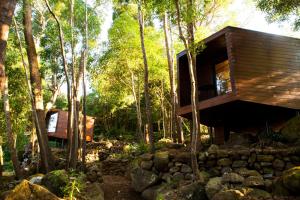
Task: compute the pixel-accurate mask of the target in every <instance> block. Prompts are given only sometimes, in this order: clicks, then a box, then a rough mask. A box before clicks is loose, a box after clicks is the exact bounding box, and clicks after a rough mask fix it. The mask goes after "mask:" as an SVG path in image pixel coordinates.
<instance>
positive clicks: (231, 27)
mask: <svg viewBox="0 0 300 200" xmlns="http://www.w3.org/2000/svg"><path fill="white" fill-rule="evenodd" d="M232 30H243V31H248V32H254V33H258V34H261V35H267V36H270V37H278V38H292V39H297V40H300V39H299V38H295V37H289V36H283V35H279V34H274V33H266V32H262V31H256V30H250V29H245V28H239V27H234V26H226V27H225V28H223V29H221V30H219V31H217V32H215V33H214V34H212V35H210V36H208V37H207V38H205V39H203V40H202V41H200V42H198V44H199V45H200V44H201V43H204V44H207V43H209V42H211V41H213V40H215V39H217V38H218V37H220V36H222V35H224V34H225V33H227V32H230V31H232ZM184 55H186V50H183V51H181V52H179V53H178V54H177V58H179V57H181V56H184Z"/></svg>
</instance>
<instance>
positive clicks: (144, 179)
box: [130, 167, 159, 192]
mask: <svg viewBox="0 0 300 200" xmlns="http://www.w3.org/2000/svg"><path fill="white" fill-rule="evenodd" d="M130 177H131V181H132V182H131V183H132V187H133V189H134V190H135V191H137V192H142V191H144V190H145V189H147V188H148V187H150V186H153V185H155V184H156V183H157V182H158V180H159V178H158V176H157V175H156V174H155V173H153V172H150V171H147V170H143V169H142V168H140V167H136V168H133V169H132V170H131V173H130Z"/></svg>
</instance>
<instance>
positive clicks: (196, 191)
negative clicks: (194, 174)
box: [178, 182, 208, 200]
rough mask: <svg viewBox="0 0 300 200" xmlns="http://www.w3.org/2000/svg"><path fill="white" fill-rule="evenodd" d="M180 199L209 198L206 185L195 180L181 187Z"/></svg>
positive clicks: (198, 199)
mask: <svg viewBox="0 0 300 200" xmlns="http://www.w3.org/2000/svg"><path fill="white" fill-rule="evenodd" d="M178 194H179V198H178V199H180V200H189V199H190V200H207V199H208V198H207V196H206V192H205V188H204V186H203V185H202V184H201V183H200V182H194V183H192V184H189V185H185V186H182V187H180V188H179V191H178Z"/></svg>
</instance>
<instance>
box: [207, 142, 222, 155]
mask: <svg viewBox="0 0 300 200" xmlns="http://www.w3.org/2000/svg"><path fill="white" fill-rule="evenodd" d="M218 150H219V146H218V145H215V144H212V145H210V147H209V148H208V150H207V152H208V153H209V154H211V153H217V151H218Z"/></svg>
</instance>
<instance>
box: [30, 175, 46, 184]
mask: <svg viewBox="0 0 300 200" xmlns="http://www.w3.org/2000/svg"><path fill="white" fill-rule="evenodd" d="M44 176H45V175H44V174H35V175H32V176H30V177H29V178H27V180H28V181H29V182H30V183H32V184H38V185H40V184H41V183H42V179H43V177H44Z"/></svg>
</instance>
